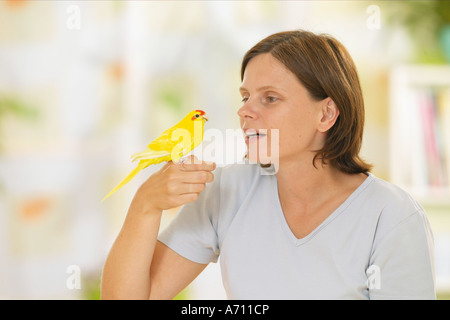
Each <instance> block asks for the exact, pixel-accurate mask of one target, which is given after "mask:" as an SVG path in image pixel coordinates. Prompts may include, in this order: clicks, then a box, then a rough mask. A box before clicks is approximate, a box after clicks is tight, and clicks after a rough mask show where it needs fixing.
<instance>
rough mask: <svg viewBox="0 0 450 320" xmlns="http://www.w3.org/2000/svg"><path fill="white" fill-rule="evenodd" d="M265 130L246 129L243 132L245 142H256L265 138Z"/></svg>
mask: <svg viewBox="0 0 450 320" xmlns="http://www.w3.org/2000/svg"><path fill="white" fill-rule="evenodd" d="M266 132H267V131H266V130H256V129H246V130H244V136H245V142H246V143H248V142H250V141H256V140H257V139H261V138H265V137H266V136H267V134H266Z"/></svg>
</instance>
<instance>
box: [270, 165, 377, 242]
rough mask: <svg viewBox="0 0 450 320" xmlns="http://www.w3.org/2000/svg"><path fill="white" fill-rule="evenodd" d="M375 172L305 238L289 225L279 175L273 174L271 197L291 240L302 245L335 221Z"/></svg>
mask: <svg viewBox="0 0 450 320" xmlns="http://www.w3.org/2000/svg"><path fill="white" fill-rule="evenodd" d="M374 178H375V177H374V176H373V174H371V173H370V172H369V173H368V176H367V178H366V179H365V180H364V181H363V182H362V183H361V184H360V185H359V186H358V188H356V189H355V190H354V191H353V192H352V193H351V194H350V196H348V198H347V199H346V200H345V201H344V202H343V203H342V204H341V205H340V206H339V207H338V208H337V209H336V210H334V211H333V212H332V213H331V214H330V215H329V216H328V217H327V218H326V219H325V220H324V221H322V223H321V224H320V225H318V226H317V227H316V228H315V229H314V230H313V231H311V232H310V233H309V234H308V235H306V236H305V237H303V238H297V237H296V236H295V235H294V233H293V232H292V230H291V228H290V227H289V225H288V223H287V221H286V218H285V216H284V213H283V209H282V207H281V202H280V198H279V196H278V180H277V176H276V175H275V174H274V175H271V176H270V179H271V184H272V192H271V199H272V202H273V204H274V206H275V211H276V212H275V214H276V215H278V216H279V218H280V222H281V225H282V227H283V230H284V232H285V233H286V235H287V236H288V237H289V239H290V241H291V242H292V243H293V244H294V245H295V246H299V245H302V244H304V243H306V242H308V241H309V240H311V239H312V238H313V237H314V236H315V235H316V234H317V233H318V232H320V231H321V230H322V229H323V228H325V226H327V225H328V224H329V223H330V222H331V221H333V220H334V219H335V218H336V217H337V216H338V215H339V214H340V213H341V212H342V211H344V210H345V209H346V208H347V207H348V206H349V205H350V203H351V202H352V201H353V200H354V199H355V198H356V197H357V196H358V195H359V194H360V193H361V192H362V191H363V190H364V189H365V188H366V187H367V186H368V185H369V184H370V183H371V182H372V181H373V180H374Z"/></svg>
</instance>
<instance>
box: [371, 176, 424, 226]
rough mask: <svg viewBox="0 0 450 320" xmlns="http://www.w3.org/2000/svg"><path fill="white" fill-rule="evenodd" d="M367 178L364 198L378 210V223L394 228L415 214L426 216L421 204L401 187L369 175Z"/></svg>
mask: <svg viewBox="0 0 450 320" xmlns="http://www.w3.org/2000/svg"><path fill="white" fill-rule="evenodd" d="M369 178H370V179H371V181H370V184H369V186H368V188H367V192H366V197H367V198H368V199H370V203H372V204H373V205H375V204H376V207H378V208H380V221H379V222H381V223H383V224H385V225H390V226H394V225H397V224H398V223H401V222H402V221H404V220H406V219H408V218H410V217H412V216H414V215H416V214H418V215H422V216H425V215H426V213H425V210H424V209H423V207H422V206H421V204H420V203H419V202H418V201H417V200H416V199H415V198H414V197H413V196H412V195H411V194H410V193H409V192H408V191H406V190H405V189H403V188H402V187H400V186H398V185H396V184H394V183H392V182H389V181H386V180H383V179H381V178H378V177H376V176H374V175H373V174H369Z"/></svg>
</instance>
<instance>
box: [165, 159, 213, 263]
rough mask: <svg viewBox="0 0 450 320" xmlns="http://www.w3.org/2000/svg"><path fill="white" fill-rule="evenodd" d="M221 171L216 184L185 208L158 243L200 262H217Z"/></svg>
mask: <svg viewBox="0 0 450 320" xmlns="http://www.w3.org/2000/svg"><path fill="white" fill-rule="evenodd" d="M219 189H220V168H217V169H216V170H215V172H214V181H213V182H211V183H208V184H207V185H206V188H205V190H203V192H201V193H200V197H199V198H198V199H197V200H196V201H194V202H191V203H188V204H185V205H184V206H183V207H182V208H181V209H180V211H179V212H178V213H177V215H176V216H175V218H174V219H173V220H172V221H171V222H170V224H169V225H168V226H167V228H166V229H164V230H163V231H162V232H161V233H160V234H159V236H158V240H159V241H161V242H162V243H164V244H165V245H166V246H168V247H169V248H171V249H172V250H174V251H175V252H177V253H178V254H180V255H181V256H183V257H185V258H187V259H189V260H191V261H194V262H197V263H203V264H207V263H209V262H217V259H218V257H219V245H218V237H217V217H218V214H219V205H220V192H219Z"/></svg>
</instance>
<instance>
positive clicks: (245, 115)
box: [237, 102, 257, 120]
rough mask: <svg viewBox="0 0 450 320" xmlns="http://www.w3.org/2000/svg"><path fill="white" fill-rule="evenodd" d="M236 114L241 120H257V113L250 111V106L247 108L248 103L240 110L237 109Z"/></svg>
mask: <svg viewBox="0 0 450 320" xmlns="http://www.w3.org/2000/svg"><path fill="white" fill-rule="evenodd" d="M237 114H238V116H239V117H240V118H241V119H242V120H247V119H252V120H254V119H256V118H257V113H256V112H255V111H254V110H253V109H252V107H251V106H249V104H248V102H247V103H245V104H244V105H243V106H242V107H241V108H239V110H238V112H237Z"/></svg>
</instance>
